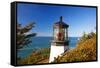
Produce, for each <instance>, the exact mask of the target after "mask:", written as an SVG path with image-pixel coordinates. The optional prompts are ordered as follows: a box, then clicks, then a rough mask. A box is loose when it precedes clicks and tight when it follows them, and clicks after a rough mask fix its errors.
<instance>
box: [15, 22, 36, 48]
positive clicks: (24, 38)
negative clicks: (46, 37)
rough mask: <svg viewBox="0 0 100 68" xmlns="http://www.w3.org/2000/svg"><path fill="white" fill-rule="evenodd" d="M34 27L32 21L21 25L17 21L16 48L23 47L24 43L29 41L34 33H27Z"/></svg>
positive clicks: (26, 43)
mask: <svg viewBox="0 0 100 68" xmlns="http://www.w3.org/2000/svg"><path fill="white" fill-rule="evenodd" d="M33 27H34V23H29V24H27V25H26V26H24V27H22V25H21V24H18V23H17V43H16V44H17V49H21V48H23V47H24V46H25V45H28V44H29V43H31V42H32V41H31V37H34V36H35V35H36V33H29V32H30V30H31V29H32V28H33Z"/></svg>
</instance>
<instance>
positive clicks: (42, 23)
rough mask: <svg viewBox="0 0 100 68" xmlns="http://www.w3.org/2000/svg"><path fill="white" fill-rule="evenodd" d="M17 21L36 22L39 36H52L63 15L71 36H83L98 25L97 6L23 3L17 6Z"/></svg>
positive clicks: (24, 22) (22, 22)
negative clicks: (54, 26) (56, 23)
mask: <svg viewBox="0 0 100 68" xmlns="http://www.w3.org/2000/svg"><path fill="white" fill-rule="evenodd" d="M17 7H18V8H17V19H18V20H17V21H18V23H21V24H22V25H26V24H27V23H29V22H35V23H36V25H35V28H33V29H32V31H31V32H36V33H37V36H52V33H53V29H52V28H53V24H54V23H55V22H58V21H59V17H60V16H63V21H64V22H65V23H66V24H68V25H69V28H68V34H69V36H71V37H74V36H75V37H78V36H82V34H83V32H86V33H89V32H91V31H94V29H95V27H96V8H91V7H75V6H55V5H51V6H48V5H36V4H23V3H22V4H21V3H19V4H18V6H17Z"/></svg>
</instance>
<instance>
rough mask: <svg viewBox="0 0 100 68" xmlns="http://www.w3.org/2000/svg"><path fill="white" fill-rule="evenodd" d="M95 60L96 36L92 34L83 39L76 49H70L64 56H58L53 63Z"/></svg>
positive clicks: (85, 35) (84, 36)
mask: <svg viewBox="0 0 100 68" xmlns="http://www.w3.org/2000/svg"><path fill="white" fill-rule="evenodd" d="M93 60H96V34H95V33H94V32H91V33H89V34H88V35H87V34H84V35H83V36H82V37H81V39H80V40H79V41H78V43H77V46H76V48H74V49H70V50H69V51H67V52H65V53H64V54H63V55H62V56H58V58H55V61H54V62H53V63H60V62H77V61H93Z"/></svg>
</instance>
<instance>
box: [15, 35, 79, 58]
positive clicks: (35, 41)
mask: <svg viewBox="0 0 100 68" xmlns="http://www.w3.org/2000/svg"><path fill="white" fill-rule="evenodd" d="M51 40H52V37H34V38H32V43H30V44H29V45H27V46H25V47H24V48H22V49H20V50H18V51H17V56H18V57H21V58H24V57H26V56H28V55H30V54H31V53H32V52H33V50H36V49H40V48H50V46H51ZM77 41H78V37H69V48H74V47H75V46H76V44H77Z"/></svg>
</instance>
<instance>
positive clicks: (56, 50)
mask: <svg viewBox="0 0 100 68" xmlns="http://www.w3.org/2000/svg"><path fill="white" fill-rule="evenodd" d="M67 49H68V46H64V45H60V46H56V45H53V44H51V50H50V58H49V63H50V62H53V61H54V57H56V58H57V57H58V55H59V56H61V54H62V53H64V51H65V50H67Z"/></svg>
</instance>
